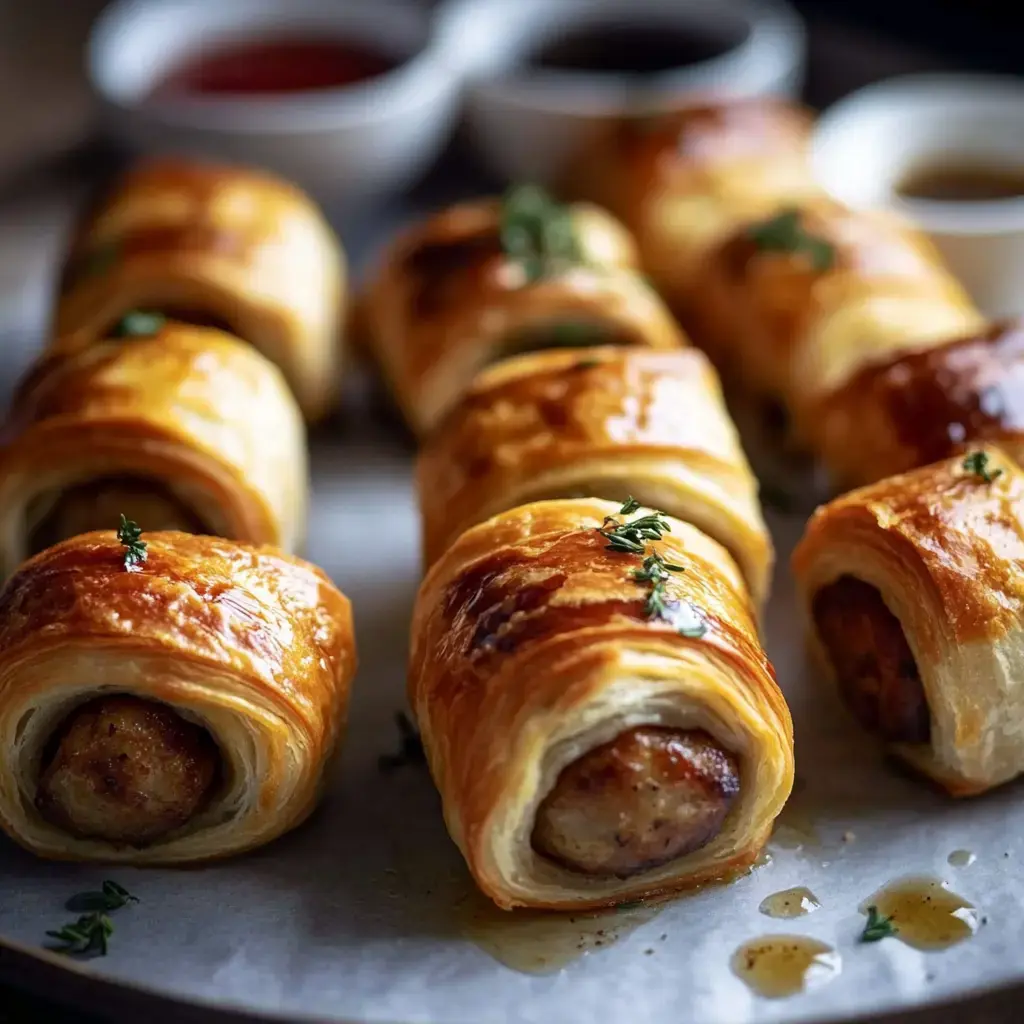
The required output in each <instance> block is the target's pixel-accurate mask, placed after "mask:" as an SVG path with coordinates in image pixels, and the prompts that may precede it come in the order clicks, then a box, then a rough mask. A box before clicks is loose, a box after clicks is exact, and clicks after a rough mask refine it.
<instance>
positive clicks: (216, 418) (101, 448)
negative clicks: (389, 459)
mask: <svg viewBox="0 0 1024 1024" xmlns="http://www.w3.org/2000/svg"><path fill="white" fill-rule="evenodd" d="M306 496H307V471H306V443H305V428H304V425H303V422H302V417H301V414H300V413H299V410H298V407H297V406H296V404H295V399H294V398H293V397H292V395H291V393H290V392H289V390H288V387H287V385H286V384H285V382H284V379H283V377H282V376H281V374H280V372H279V371H278V369H277V368H276V367H275V366H274V365H273V364H272V363H270V362H268V361H267V360H266V359H264V358H263V356H261V355H260V354H259V353H258V352H257V351H256V350H255V349H253V348H252V347H251V346H249V345H246V344H245V343H243V342H241V341H238V340H236V339H235V338H232V337H230V336H228V335H226V334H223V333H221V332H220V331H216V330H213V329H212V328H206V327H193V326H190V325H187V324H176V323H167V324H165V325H163V326H162V327H158V328H156V333H155V334H153V335H151V336H149V337H134V338H126V339H111V340H108V341H103V342H98V343H97V344H95V345H93V346H91V347H89V348H82V349H77V350H71V351H54V352H51V353H49V354H48V355H44V356H43V357H42V359H41V360H40V361H39V363H37V364H36V366H35V367H34V369H33V370H32V371H30V373H29V375H28V377H27V378H26V379H25V381H24V382H23V383H22V385H21V387H20V389H19V391H18V393H17V395H16V397H15V400H14V408H13V411H12V416H11V420H10V423H9V424H8V429H7V437H6V440H5V443H4V445H3V446H2V447H0V570H2V572H3V576H4V578H6V577H7V576H8V575H10V573H12V572H13V571H14V570H15V568H17V566H18V565H19V564H20V562H21V561H22V560H23V559H24V558H25V557H26V556H28V555H30V554H33V553H35V552H38V551H41V550H43V549H44V548H47V547H49V546H50V545H51V544H54V543H56V542H57V541H58V540H63V539H65V538H67V537H72V536H74V535H75V534H78V533H84V532H87V531H89V530H95V529H98V528H100V527H106V526H108V525H109V524H110V523H112V522H116V521H117V516H118V514H120V513H122V512H123V513H124V514H125V515H127V516H129V517H130V518H132V519H135V520H137V521H138V522H140V523H145V524H146V525H147V527H149V526H152V527H154V528H158V529H178V530H186V531H188V532H191V533H211V534H218V535H220V536H224V537H230V538H233V539H236V540H246V541H251V542H254V543H269V544H275V545H277V546H279V547H282V548H284V549H286V550H293V549H295V548H296V547H297V546H299V545H300V544H301V543H302V539H303V536H304V532H305V518H306Z"/></svg>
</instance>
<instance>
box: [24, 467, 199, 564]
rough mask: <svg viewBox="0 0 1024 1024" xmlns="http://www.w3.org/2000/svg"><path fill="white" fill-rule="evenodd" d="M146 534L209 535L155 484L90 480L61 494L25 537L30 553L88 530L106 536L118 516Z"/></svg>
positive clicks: (134, 480)
mask: <svg viewBox="0 0 1024 1024" xmlns="http://www.w3.org/2000/svg"><path fill="white" fill-rule="evenodd" d="M122 512H123V513H124V514H125V515H126V516H127V517H128V518H129V519H134V520H135V521H136V522H137V523H139V524H140V525H141V526H142V527H143V528H144V529H145V530H146V531H147V532H151V531H154V530H183V531H185V532H186V533H208V532H209V531H208V530H207V529H206V527H205V525H204V523H203V522H202V520H201V519H200V518H199V517H198V516H197V515H196V514H195V513H194V512H192V511H191V509H189V508H187V507H186V506H185V505H184V504H183V503H182V502H181V501H180V500H179V499H178V498H176V497H175V496H174V495H173V494H171V493H170V492H169V491H168V490H167V489H166V488H164V487H162V486H161V485H160V484H159V483H157V482H156V481H155V480H146V479H141V478H136V477H127V476H117V477H102V478H100V479H97V480H90V481H89V482H88V483H85V484H79V485H78V486H77V487H70V488H68V490H66V491H62V492H61V493H60V494H59V495H58V496H57V498H56V500H55V501H53V503H52V504H51V505H50V507H49V508H48V509H47V510H46V512H45V513H44V514H43V515H42V517H41V518H40V519H39V520H38V522H37V524H36V525H35V527H34V528H33V529H32V530H31V533H30V536H29V553H30V554H37V553H38V552H40V551H44V550H45V549H46V548H48V547H51V546H52V545H54V544H56V543H58V542H59V541H62V540H67V539H68V538H69V537H76V536H78V534H80V533H88V532H89V531H90V530H110V529H113V528H115V527H116V526H117V524H118V522H119V520H120V516H121V513H122Z"/></svg>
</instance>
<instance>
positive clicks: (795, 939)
mask: <svg viewBox="0 0 1024 1024" xmlns="http://www.w3.org/2000/svg"><path fill="white" fill-rule="evenodd" d="M731 967H732V970H733V973H734V974H735V975H736V976H737V977H738V978H739V979H740V980H741V981H743V982H745V983H746V984H747V986H748V987H749V988H751V989H753V990H754V991H755V992H756V993H757V994H758V995H760V996H764V997H765V998H766V999H784V998H785V997H786V996H795V995H797V993H799V992H804V991H806V990H808V989H811V988H817V987H818V986H819V985H824V984H825V983H827V982H829V981H831V980H832V979H833V978H834V977H835V976H836V975H837V974H839V972H840V970H841V969H842V960H841V959H840V956H839V954H838V953H837V952H836V951H835V950H834V949H833V948H832V947H831V946H829V945H826V944H825V943H824V942H819V941H818V940H817V939H811V938H808V937H807V936H806V935H763V936H761V938H759V939H752V940H751V941H750V942H745V943H744V944H743V945H742V946H740V948H739V949H737V950H736V952H735V953H733V955H732V961H731Z"/></svg>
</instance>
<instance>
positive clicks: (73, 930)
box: [46, 879, 139, 956]
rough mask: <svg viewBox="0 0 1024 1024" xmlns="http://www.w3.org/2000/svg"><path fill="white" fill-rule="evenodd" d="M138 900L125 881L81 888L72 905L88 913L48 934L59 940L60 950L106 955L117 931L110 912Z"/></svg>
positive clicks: (72, 900) (107, 882) (71, 908)
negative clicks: (111, 939) (122, 883)
mask: <svg viewBox="0 0 1024 1024" xmlns="http://www.w3.org/2000/svg"><path fill="white" fill-rule="evenodd" d="M138 902H139V898H138V897H137V896H133V895H132V894H131V893H130V892H129V891H128V890H127V889H126V888H125V887H124V886H123V885H119V884H118V883H117V882H112V881H110V880H109V879H108V880H107V881H105V882H104V883H103V885H102V887H101V888H100V890H99V891H96V892H81V893H79V894H78V895H77V896H72V897H71V899H70V900H68V909H69V910H86V911H87V913H83V914H82V915H81V916H80V917H79V918H78V919H77V920H76V921H69V922H68V923H67V924H65V925H63V926H62V927H61V928H58V929H56V930H55V931H49V932H47V933H46V934H47V937H49V938H51V939H54V940H55V941H56V942H57V943H59V945H57V946H55V947H54V948H55V950H56V952H58V953H68V954H72V953H98V954H99V955H100V956H106V955H107V950H108V948H109V943H110V936H111V935H113V934H114V922H113V921H111V920H110V917H109V914H110V912H112V911H114V910H120V909H121V908H122V907H126V906H128V905H129V904H130V903H138Z"/></svg>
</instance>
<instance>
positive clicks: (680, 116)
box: [563, 97, 821, 310]
mask: <svg viewBox="0 0 1024 1024" xmlns="http://www.w3.org/2000/svg"><path fill="white" fill-rule="evenodd" d="M811 127H812V122H811V117H810V114H809V113H808V112H807V111H805V110H803V109H802V108H800V107H797V106H794V105H793V104H790V103H786V102H785V101H781V100H778V99H774V98H766V97H756V98H749V99H700V98H697V99H695V100H694V102H693V103H692V104H687V106H686V107H684V108H683V109H681V110H678V111H675V112H671V113H666V114H660V115H653V116H651V117H644V118H629V119H626V120H623V121H619V122H612V123H610V124H609V125H608V127H607V129H606V130H605V131H603V132H600V133H599V134H598V135H597V137H596V138H595V140H594V142H593V144H592V147H588V149H587V150H586V152H584V153H583V154H582V158H581V159H580V161H579V162H578V164H577V165H576V166H574V167H573V168H572V171H571V173H570V175H569V176H568V178H567V180H566V182H565V183H564V189H563V191H564V192H565V193H566V194H567V195H571V196H574V197H579V198H582V199H587V200H590V201H591V202H595V203H599V204H601V205H602V206H605V207H607V208H608V209H609V210H611V211H612V213H614V214H615V215H616V216H617V217H618V218H619V219H620V220H622V221H623V223H625V224H626V226H627V227H628V228H629V229H630V230H631V231H632V232H633V234H634V235H635V237H636V240H637V244H638V246H639V249H640V256H641V260H642V262H643V265H644V269H645V270H646V271H647V273H648V274H650V276H651V279H652V280H653V281H654V283H655V285H656V286H657V287H658V290H659V291H660V292H661V293H662V295H664V296H665V298H666V299H667V300H668V302H669V304H670V305H671V306H672V307H673V308H674V309H677V310H681V309H686V308H687V307H688V305H689V300H690V297H691V292H692V286H693V279H694V275H695V273H696V272H697V270H698V269H699V264H700V261H701V260H702V259H703V258H704V256H705V255H706V254H707V253H708V252H709V251H710V250H711V249H712V248H713V247H714V246H715V245H716V244H718V243H720V242H723V241H725V239H726V238H727V237H728V236H729V235H730V234H732V233H733V232H734V231H735V230H736V228H737V226H738V225H740V224H742V223H744V222H746V221H749V220H755V219H757V218H758V217H765V216H769V215H770V214H772V213H774V212H775V211H776V210H777V209H778V208H779V206H780V204H782V203H791V202H798V201H800V200H802V199H804V198H806V197H807V196H818V195H820V194H821V189H820V186H818V184H817V183H816V182H815V181H814V178H813V176H812V175H811V170H810V165H809V163H808V160H807V147H808V141H809V138H810V132H811Z"/></svg>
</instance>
